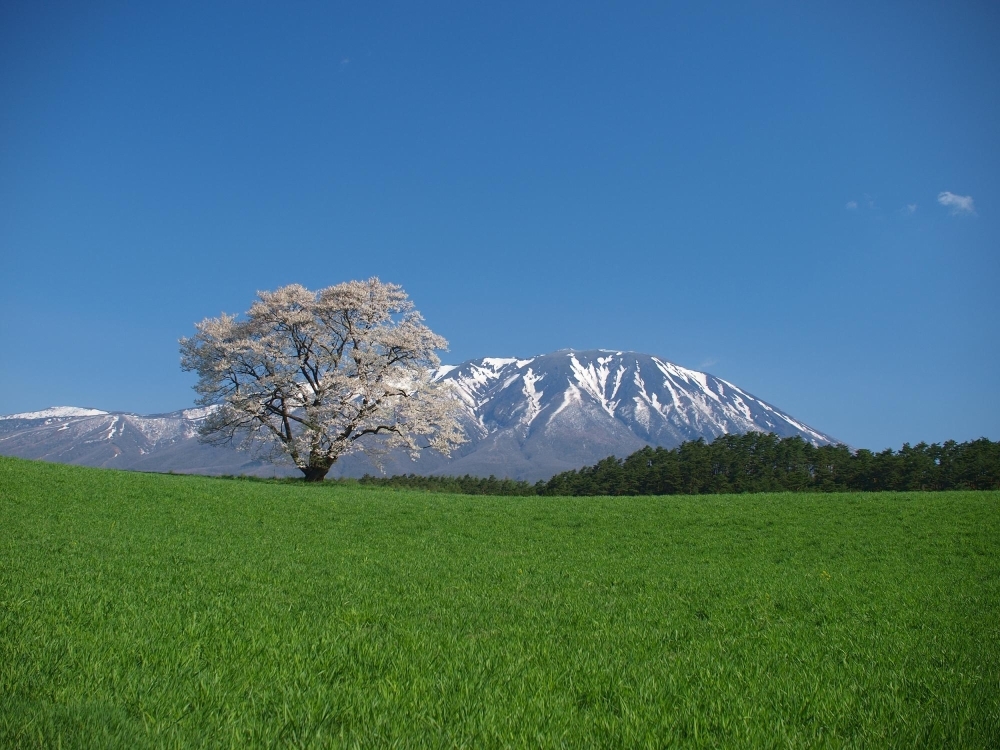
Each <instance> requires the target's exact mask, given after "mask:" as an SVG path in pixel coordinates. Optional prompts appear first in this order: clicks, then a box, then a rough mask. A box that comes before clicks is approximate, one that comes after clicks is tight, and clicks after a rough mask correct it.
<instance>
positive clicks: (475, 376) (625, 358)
mask: <svg viewBox="0 0 1000 750" xmlns="http://www.w3.org/2000/svg"><path fill="white" fill-rule="evenodd" d="M435 377H436V378H437V379H439V380H442V381H446V382H450V383H452V384H453V385H454V387H455V393H456V397H457V398H459V399H460V400H461V402H462V404H463V405H464V407H465V409H464V413H463V416H462V419H463V425H464V427H465V431H466V435H467V436H468V438H469V441H468V442H467V443H466V444H465V445H463V446H461V447H460V448H459V450H458V451H456V452H455V453H454V454H453V455H452V457H451V458H448V459H446V458H444V457H443V456H440V455H437V454H431V453H428V454H426V455H424V456H422V457H421V458H420V459H418V460H417V461H411V460H410V459H409V458H407V457H405V456H403V455H392V456H389V457H388V459H386V460H385V461H384V464H383V468H384V469H385V471H386V472H387V473H390V474H392V473H411V472H412V473H424V474H431V473H438V474H441V473H446V474H472V475H479V476H488V475H490V474H493V475H495V476H498V477H511V478H515V479H528V480H536V479H544V478H548V477H549V476H551V475H553V474H555V473H557V472H560V471H565V470H567V469H576V468H580V467H581V466H584V465H589V464H593V463H595V462H596V461H599V460H600V459H602V458H605V457H607V456H609V455H617V456H622V457H623V456H627V455H629V454H630V453H632V452H634V451H636V450H638V449H640V448H642V447H643V446H645V445H657V446H664V447H673V446H676V445H679V444H680V443H682V442H684V441H685V440H694V439H697V438H704V439H706V440H712V439H714V438H716V437H718V436H719V435H723V434H730V433H739V434H742V433H746V432H750V431H759V432H774V433H776V434H777V435H780V436H782V437H790V436H795V435H797V436H799V437H802V438H803V439H804V440H807V441H809V442H811V443H813V444H815V445H823V444H827V443H831V442H834V441H833V440H832V439H831V438H830V437H829V436H827V435H825V434H823V433H822V432H819V431H818V430H815V429H813V428H812V427H810V426H808V425H806V424H804V423H802V422H801V421H799V420H796V419H795V418H793V417H791V416H790V415H788V414H786V413H785V412H782V411H781V410H779V409H777V408H776V407H774V406H772V405H770V404H768V403H767V402H765V401H762V400H760V399H758V398H756V397H755V396H752V395H751V394H749V393H747V392H746V391H744V390H742V389H741V388H739V387H737V386H735V385H733V384H732V383H729V382H728V381H725V380H722V379H721V378H717V377H715V376H713V375H709V374H707V373H703V372H698V371H696V370H690V369H687V368H684V367H680V366H678V365H675V364H673V363H671V362H668V361H666V360H664V359H661V358H659V357H655V356H652V355H647V354H639V353H636V352H623V351H605V350H592V351H583V352H577V351H572V350H564V351H558V352H554V353H552V354H545V355H540V356H537V357H531V358H526V359H517V358H498V357H484V358H482V359H476V360H470V361H468V362H464V363H462V364H460V365H454V366H442V367H440V368H439V369H438V370H437V371H436V373H435ZM206 414H207V410H206V409H204V408H202V409H184V410H181V411H177V412H171V413H168V414H158V415H151V416H141V415H137V414H130V413H108V412H104V411H101V410H99V409H81V408H77V407H53V408H51V409H45V410H42V411H39V412H30V413H23V414H16V415H10V416H8V417H0V454H5V455H17V456H22V457H25V458H42V459H45V460H50V461H59V462H66V463H79V464H85V465H91V466H117V467H120V468H128V469H139V470H147V471H175V472H179V473H180V472H183V473H205V474H239V473H247V474H263V475H268V476H270V475H272V474H276V473H277V474H279V475H296V474H297V473H298V472H297V471H296V470H294V469H293V468H290V467H277V468H276V467H273V466H272V465H271V464H269V463H266V462H264V461H258V460H255V459H254V457H253V456H251V455H249V454H246V453H241V452H238V451H236V450H233V449H228V448H219V447H213V446H207V445H203V444H201V443H199V442H198V440H197V428H198V425H199V423H200V422H201V420H203V419H204V417H205V415H206ZM377 471H378V468H377V467H376V466H375V465H373V464H372V463H371V462H370V461H368V459H367V458H366V457H365V455H364V454H363V453H362V454H353V455H351V456H347V457H344V458H342V459H341V461H340V462H338V464H337V465H335V467H334V474H335V475H339V476H360V475H361V474H364V473H366V472H368V473H376V472H377Z"/></svg>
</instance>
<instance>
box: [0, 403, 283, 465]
mask: <svg viewBox="0 0 1000 750" xmlns="http://www.w3.org/2000/svg"><path fill="white" fill-rule="evenodd" d="M208 413H209V409H206V408H197V409H182V410H180V411H175V412H170V413H168V414H153V415H149V416H142V415H139V414H130V413H126V412H106V411H102V410H101V409H81V408H78V407H75V406H54V407H52V408H50V409H43V410H42V411H35V412H24V413H21V414H11V415H9V416H5V417H0V455H5V456H19V457H21V458H36V459H42V460H44V461H54V462H57V463H68V464H81V465H83V466H104V467H109V468H120V469H135V470H139V471H174V472H178V473H190V474H264V475H266V476H271V475H272V474H274V473H275V472H274V471H273V470H272V468H271V467H270V465H268V464H266V463H265V462H262V461H256V460H254V459H253V457H252V456H248V455H247V454H245V453H240V452H238V451H235V450H231V449H226V448H217V447H215V446H209V445H203V444H201V443H199V442H198V440H197V436H198V425H199V424H200V423H201V421H202V420H203V419H204V418H205V417H206V415H207V414H208ZM279 473H283V474H284V473H288V474H290V473H291V472H279Z"/></svg>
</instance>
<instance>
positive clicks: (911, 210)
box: [903, 203, 917, 214]
mask: <svg viewBox="0 0 1000 750" xmlns="http://www.w3.org/2000/svg"><path fill="white" fill-rule="evenodd" d="M916 212H917V204H916V203H907V204H906V208H904V209H903V213H906V214H915V213H916Z"/></svg>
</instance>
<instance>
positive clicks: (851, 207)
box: [844, 201, 858, 211]
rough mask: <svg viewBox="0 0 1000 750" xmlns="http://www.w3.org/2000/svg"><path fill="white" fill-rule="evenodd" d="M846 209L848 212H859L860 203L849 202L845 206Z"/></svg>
mask: <svg viewBox="0 0 1000 750" xmlns="http://www.w3.org/2000/svg"><path fill="white" fill-rule="evenodd" d="M844 208H846V209H847V210H848V211H857V210H858V202H857V201H847V203H846V204H845V205H844Z"/></svg>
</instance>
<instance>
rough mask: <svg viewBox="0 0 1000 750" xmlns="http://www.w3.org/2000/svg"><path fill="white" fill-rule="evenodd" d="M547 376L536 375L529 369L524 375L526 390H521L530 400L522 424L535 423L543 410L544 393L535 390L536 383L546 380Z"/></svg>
mask: <svg viewBox="0 0 1000 750" xmlns="http://www.w3.org/2000/svg"><path fill="white" fill-rule="evenodd" d="M544 377H545V375H544V374H543V375H535V373H534V371H533V370H532V369H531V368H530V367H529V368H528V371H527V372H526V373H524V388H522V389H521V393H523V394H524V397H525V398H526V399H528V408H527V409H526V410H525V413H524V417H523V418H522V420H521V421H522V422H523V423H524V424H531V423H532V422H533V421H535V417H537V416H538V413H539V412H540V411H541V410H542V406H541V402H542V391H540V390H538V389H537V388H535V383H537V382H538V381H539V380H541V379H542V378H544Z"/></svg>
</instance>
